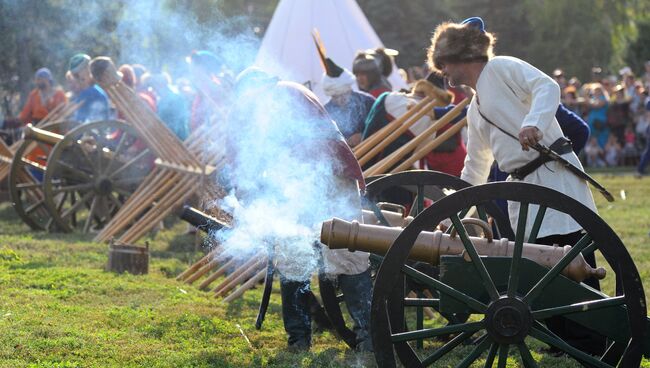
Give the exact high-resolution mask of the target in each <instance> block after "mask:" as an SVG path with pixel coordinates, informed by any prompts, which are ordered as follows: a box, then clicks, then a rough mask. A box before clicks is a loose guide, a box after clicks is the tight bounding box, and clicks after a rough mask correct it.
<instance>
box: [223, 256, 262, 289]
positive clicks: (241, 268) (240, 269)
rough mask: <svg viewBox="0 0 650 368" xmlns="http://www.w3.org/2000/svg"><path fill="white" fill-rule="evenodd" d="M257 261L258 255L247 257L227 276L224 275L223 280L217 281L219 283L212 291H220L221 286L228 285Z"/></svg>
mask: <svg viewBox="0 0 650 368" xmlns="http://www.w3.org/2000/svg"><path fill="white" fill-rule="evenodd" d="M258 261H259V258H258V257H251V258H249V259H248V260H247V261H246V262H244V263H243V264H241V265H239V266H237V268H236V269H235V270H233V272H232V273H231V274H230V275H228V277H226V278H225V279H224V280H223V281H221V283H219V285H217V286H216V287H215V288H214V289H212V291H213V292H214V293H218V292H220V291H221V290H222V289H223V288H225V287H226V286H228V285H230V283H231V282H232V280H234V279H236V278H237V277H239V276H240V275H242V274H243V273H244V272H246V270H248V269H249V268H250V267H252V266H254V265H256V264H257V263H258Z"/></svg>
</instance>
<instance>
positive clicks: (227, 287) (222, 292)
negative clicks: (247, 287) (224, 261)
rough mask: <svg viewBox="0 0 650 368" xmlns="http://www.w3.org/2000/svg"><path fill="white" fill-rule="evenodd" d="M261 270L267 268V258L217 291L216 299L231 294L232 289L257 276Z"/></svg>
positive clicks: (258, 261)
mask: <svg viewBox="0 0 650 368" xmlns="http://www.w3.org/2000/svg"><path fill="white" fill-rule="evenodd" d="M261 268H266V257H263V258H260V259H258V260H257V262H255V263H254V264H253V265H251V266H250V267H248V268H246V269H245V270H244V271H243V272H242V273H240V274H239V276H237V277H235V278H234V279H232V281H230V282H229V283H228V284H227V285H225V286H223V287H222V288H221V289H220V290H219V291H215V293H214V297H215V298H218V297H220V296H223V295H225V294H226V293H228V292H230V291H231V290H232V289H234V288H235V287H237V285H239V284H241V283H243V282H245V281H246V280H248V279H249V278H250V277H252V276H253V275H255V274H256V273H258V272H259V271H260V269H261Z"/></svg>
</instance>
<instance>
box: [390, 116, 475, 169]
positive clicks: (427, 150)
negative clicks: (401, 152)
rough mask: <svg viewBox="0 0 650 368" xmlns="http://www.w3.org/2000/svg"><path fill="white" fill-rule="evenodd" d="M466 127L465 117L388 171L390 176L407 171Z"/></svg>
mask: <svg viewBox="0 0 650 368" xmlns="http://www.w3.org/2000/svg"><path fill="white" fill-rule="evenodd" d="M466 125H467V117H465V118H463V119H462V120H461V121H459V122H458V123H456V124H454V125H453V126H452V127H451V128H449V129H447V130H445V131H444V132H442V133H441V134H440V135H439V136H437V137H436V138H435V139H434V140H432V141H431V142H428V143H427V144H426V145H425V146H424V147H422V148H420V149H418V150H417V151H416V152H415V153H413V155H412V156H411V157H409V158H408V159H407V160H406V161H404V162H402V163H401V164H399V165H398V166H397V167H396V168H394V169H393V170H391V171H390V173H391V174H394V173H397V172H401V171H404V170H407V169H408V168H410V167H411V165H413V164H414V163H416V162H417V161H419V160H420V159H421V158H422V157H424V156H426V155H428V154H429V153H430V152H431V151H433V150H434V149H436V147H438V146H439V145H441V144H443V143H444V142H445V141H446V140H447V139H449V138H450V137H451V136H453V135H454V134H456V133H458V132H459V131H460V130H461V129H463V127H464V126H466Z"/></svg>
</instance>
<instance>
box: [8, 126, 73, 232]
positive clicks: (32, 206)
mask: <svg viewBox="0 0 650 368" xmlns="http://www.w3.org/2000/svg"><path fill="white" fill-rule="evenodd" d="M70 124H71V123H70V122H61V123H57V124H53V125H51V126H49V127H48V130H51V131H59V130H62V129H64V128H65V127H67V126H69V125H70ZM52 148H53V146H52V145H50V144H47V143H44V142H39V141H38V140H35V139H31V138H26V139H24V140H23V143H22V144H21V145H20V146H19V147H18V149H17V150H16V152H15V153H14V159H13V160H12V162H11V168H10V171H9V177H8V187H9V195H10V197H11V204H12V206H13V207H14V210H15V211H16V213H17V214H18V216H19V217H20V218H21V219H22V220H23V221H24V222H25V223H26V224H27V225H28V226H29V227H30V228H32V229H33V230H48V231H50V230H54V226H55V223H54V221H53V219H52V216H51V215H50V213H49V211H48V210H47V207H46V205H45V193H44V191H43V187H42V181H43V177H44V175H45V168H46V160H47V158H48V156H49V154H50V152H51V151H52Z"/></svg>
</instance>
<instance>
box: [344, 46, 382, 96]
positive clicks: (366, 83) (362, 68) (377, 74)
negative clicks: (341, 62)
mask: <svg viewBox="0 0 650 368" xmlns="http://www.w3.org/2000/svg"><path fill="white" fill-rule="evenodd" d="M352 73H354V76H355V77H356V78H357V86H358V87H359V89H360V90H362V91H363V92H367V93H370V94H371V95H372V96H373V97H374V98H378V97H379V95H381V94H382V93H384V92H390V91H391V90H392V88H391V86H390V84H387V81H386V80H385V79H384V78H383V76H382V74H381V64H380V61H379V60H377V58H376V57H375V55H374V54H369V53H367V52H365V51H362V52H359V53H358V54H357V56H356V57H355V58H354V63H353V64H352Z"/></svg>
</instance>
